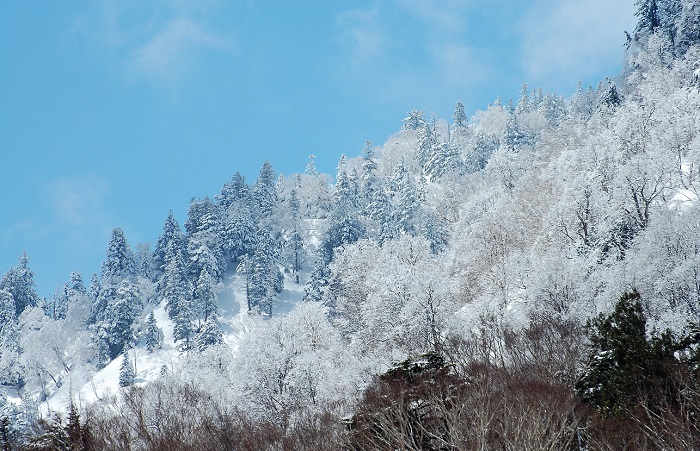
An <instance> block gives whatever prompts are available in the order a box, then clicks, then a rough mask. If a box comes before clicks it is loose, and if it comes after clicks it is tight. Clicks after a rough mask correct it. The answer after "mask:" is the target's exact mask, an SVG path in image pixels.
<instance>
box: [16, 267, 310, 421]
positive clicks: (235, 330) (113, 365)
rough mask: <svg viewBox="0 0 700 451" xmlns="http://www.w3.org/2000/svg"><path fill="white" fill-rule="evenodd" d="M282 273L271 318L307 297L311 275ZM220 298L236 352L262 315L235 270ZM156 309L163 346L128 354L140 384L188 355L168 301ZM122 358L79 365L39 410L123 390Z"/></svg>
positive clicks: (226, 334)
mask: <svg viewBox="0 0 700 451" xmlns="http://www.w3.org/2000/svg"><path fill="white" fill-rule="evenodd" d="M284 276H285V278H284V289H283V290H282V292H281V293H279V294H278V296H277V298H276V300H275V304H274V306H273V316H277V315H286V314H288V313H289V312H290V311H292V310H293V309H294V307H295V306H296V305H297V304H298V303H299V302H300V301H301V300H302V299H303V296H304V283H303V281H304V280H306V278H307V277H306V276H307V275H306V274H301V276H302V277H301V283H299V284H297V283H295V282H294V278H293V277H292V275H291V274H285V275H284ZM217 296H218V301H219V313H220V314H221V321H220V327H221V331H222V332H223V339H224V342H225V343H226V344H227V345H228V346H229V347H230V349H231V352H232V353H234V354H235V353H237V352H238V348H239V343H240V342H241V340H242V339H243V338H244V337H245V335H246V334H247V333H248V332H249V331H250V330H252V329H254V328H255V324H256V323H257V322H258V321H259V320H260V319H259V318H257V315H249V314H248V313H247V311H248V308H247V303H246V295H245V278H244V277H243V276H241V275H240V274H238V273H236V272H235V271H232V272H229V273H227V274H226V275H225V276H224V280H223V282H222V283H220V284H219V289H218V292H217ZM148 313H150V312H148V311H147V312H146V314H145V315H144V317H146V316H147V314H148ZM153 313H154V316H155V319H156V323H157V325H158V327H159V328H160V329H161V330H162V331H163V342H162V346H161V348H160V349H156V350H153V352H148V350H147V349H146V344H145V343H144V342H143V341H141V342H139V343H138V344H137V345H136V347H135V348H133V349H132V350H131V351H129V358H130V359H132V360H133V364H134V367H135V370H136V374H135V378H134V384H136V385H144V384H147V383H149V382H151V381H154V380H157V379H158V378H159V377H161V375H162V374H164V373H165V372H169V371H173V370H175V369H176V368H178V364H179V363H180V362H181V361H183V359H185V358H186V355H185V354H183V353H182V352H181V351H179V350H178V345H177V343H175V341H174V340H173V322H172V321H171V320H170V318H169V317H168V313H167V312H166V310H165V301H162V302H161V303H160V304H159V305H158V306H157V307H156V308H155V309H154V310H153ZM123 359H124V355H120V356H119V357H117V358H116V359H114V360H113V361H111V362H110V363H109V364H108V365H107V366H105V367H104V368H102V369H101V370H100V371H98V372H96V373H95V372H89V371H86V370H82V371H81V370H79V369H78V370H74V371H72V372H71V373H70V374H69V375H68V377H66V382H65V383H64V384H62V386H61V387H60V388H58V389H57V390H56V391H54V392H53V393H52V394H51V395H50V396H49V397H48V398H47V399H46V400H45V401H44V402H43V403H42V404H41V405H40V412H41V414H42V415H43V416H45V417H49V416H51V415H52V414H53V413H56V412H59V413H64V414H65V413H67V412H68V409H69V407H70V400H71V398H72V401H73V403H74V404H75V405H77V406H78V407H81V406H85V405H88V404H90V403H93V402H95V401H102V400H105V399H107V398H109V397H110V396H112V395H115V394H116V393H117V392H118V391H119V388H120V387H119V373H120V368H121V366H122V362H123ZM4 395H5V397H6V398H7V399H8V400H9V401H13V402H14V400H15V399H16V402H17V403H18V404H19V403H20V402H21V400H20V398H19V397H18V396H17V394H16V393H4Z"/></svg>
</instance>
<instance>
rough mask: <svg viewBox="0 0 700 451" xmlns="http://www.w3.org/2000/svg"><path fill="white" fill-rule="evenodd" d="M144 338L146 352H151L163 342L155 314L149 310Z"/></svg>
mask: <svg viewBox="0 0 700 451" xmlns="http://www.w3.org/2000/svg"><path fill="white" fill-rule="evenodd" d="M144 340H145V342H146V349H147V350H148V352H153V350H154V349H158V348H160V347H161V345H162V342H163V331H162V330H161V329H160V327H158V324H157V323H156V315H155V313H153V312H151V313H150V314H149V315H148V318H147V319H146V330H145V331H144Z"/></svg>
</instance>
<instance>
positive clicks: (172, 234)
mask: <svg viewBox="0 0 700 451" xmlns="http://www.w3.org/2000/svg"><path fill="white" fill-rule="evenodd" d="M171 243H173V244H174V245H175V246H176V247H177V248H178V249H185V244H184V243H185V237H184V235H183V234H182V230H181V229H180V224H178V222H177V220H176V219H175V216H173V211H172V210H170V211H169V212H168V217H167V218H165V223H164V224H163V233H161V235H160V236H159V237H158V241H157V242H156V247H155V249H154V250H153V266H154V269H155V271H156V273H157V274H158V275H160V274H162V273H163V271H164V267H165V263H166V258H165V256H166V253H167V250H168V247H169V246H170V245H171Z"/></svg>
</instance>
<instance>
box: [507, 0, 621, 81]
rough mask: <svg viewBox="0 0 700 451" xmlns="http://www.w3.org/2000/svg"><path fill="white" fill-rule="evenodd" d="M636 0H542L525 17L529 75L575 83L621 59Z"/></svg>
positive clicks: (534, 78) (523, 57) (523, 50)
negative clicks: (625, 34) (625, 35)
mask: <svg viewBox="0 0 700 451" xmlns="http://www.w3.org/2000/svg"><path fill="white" fill-rule="evenodd" d="M634 11H635V7H634V1H633V0H624V1H622V0H621V1H609V0H540V1H537V2H535V3H534V5H533V6H532V7H531V8H530V11H529V13H528V14H527V15H526V16H525V17H524V19H523V20H522V22H521V23H520V27H519V32H520V35H521V39H522V47H521V61H520V64H521V66H522V68H523V70H524V71H525V74H526V76H527V77H528V80H529V81H531V82H534V83H537V84H544V83H550V84H553V85H554V87H555V88H556V87H561V86H562V85H564V86H574V85H575V83H576V82H577V81H578V80H579V79H581V78H585V77H587V76H590V75H593V74H595V73H596V72H597V71H599V70H601V69H602V68H604V67H609V66H610V65H611V64H614V63H615V62H617V61H622V44H623V43H624V34H623V31H624V30H631V29H632V28H633V27H634V21H635V18H634Z"/></svg>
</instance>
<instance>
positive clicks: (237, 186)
mask: <svg viewBox="0 0 700 451" xmlns="http://www.w3.org/2000/svg"><path fill="white" fill-rule="evenodd" d="M249 200H250V188H249V187H248V185H247V184H246V182H245V177H243V176H242V175H241V173H240V172H236V173H235V174H234V175H233V177H232V178H231V181H229V182H226V183H225V184H224V186H223V187H222V188H221V192H220V193H219V194H218V195H217V196H216V199H215V201H216V204H217V205H218V206H219V208H220V209H221V210H222V212H224V213H226V212H228V211H229V210H230V209H231V208H232V206H233V205H234V204H236V203H240V202H248V201H249Z"/></svg>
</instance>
